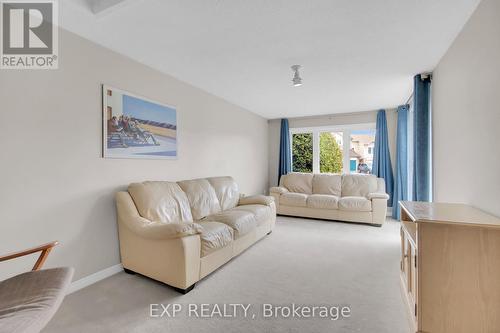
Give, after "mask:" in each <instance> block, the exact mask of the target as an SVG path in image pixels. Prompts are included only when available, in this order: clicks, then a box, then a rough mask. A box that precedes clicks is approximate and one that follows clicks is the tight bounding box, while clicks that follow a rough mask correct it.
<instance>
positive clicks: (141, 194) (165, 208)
mask: <svg viewBox="0 0 500 333" xmlns="http://www.w3.org/2000/svg"><path fill="white" fill-rule="evenodd" d="M128 193H129V194H130V196H131V197H132V200H134V203H135V206H136V207H137V211H138V212H139V214H140V215H141V216H142V217H144V218H145V219H148V220H150V221H155V222H163V223H179V222H192V221H193V216H192V215H191V208H190V206H189V201H188V198H187V196H186V194H185V193H184V192H183V191H182V189H181V188H180V187H179V185H177V184H176V183H172V182H161V181H148V182H143V183H133V184H130V186H129V187H128Z"/></svg>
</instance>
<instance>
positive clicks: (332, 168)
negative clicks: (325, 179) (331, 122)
mask: <svg viewBox="0 0 500 333" xmlns="http://www.w3.org/2000/svg"><path fill="white" fill-rule="evenodd" d="M342 139H343V135H342V132H321V133H319V172H321V173H323V172H329V173H342V169H343V163H344V161H343V154H342Z"/></svg>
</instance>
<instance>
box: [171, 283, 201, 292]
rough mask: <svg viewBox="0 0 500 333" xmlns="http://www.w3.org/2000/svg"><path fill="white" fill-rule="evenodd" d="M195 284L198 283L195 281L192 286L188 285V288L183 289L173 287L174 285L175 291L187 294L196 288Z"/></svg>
mask: <svg viewBox="0 0 500 333" xmlns="http://www.w3.org/2000/svg"><path fill="white" fill-rule="evenodd" d="M195 285H196V283H193V284H192V285H191V286H189V287H187V288H186V289H181V288H177V287H173V286H172V288H173V289H174V290H175V291H177V292H179V293H181V294H183V295H186V294H187V293H188V292H190V291H191V290H193V289H194V286H195Z"/></svg>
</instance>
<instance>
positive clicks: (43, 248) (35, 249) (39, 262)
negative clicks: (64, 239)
mask: <svg viewBox="0 0 500 333" xmlns="http://www.w3.org/2000/svg"><path fill="white" fill-rule="evenodd" d="M57 244H59V242H58V241H54V242H50V243H47V244H43V245H40V246H36V247H33V248H31V249H27V250H24V251H19V252H13V253H9V254H6V255H4V256H0V262H2V261H6V260H10V259H15V258H19V257H22V256H26V255H28V254H32V253H36V252H40V251H41V252H42V253H40V257H38V260H37V261H36V263H35V266H33V269H32V270H33V271H37V270H39V269H40V268H41V267H42V265H43V264H44V263H45V260H47V257H48V255H49V253H50V251H51V250H52V248H53V247H54V246H56V245H57Z"/></svg>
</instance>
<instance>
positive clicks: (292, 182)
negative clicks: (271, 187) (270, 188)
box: [280, 172, 313, 194]
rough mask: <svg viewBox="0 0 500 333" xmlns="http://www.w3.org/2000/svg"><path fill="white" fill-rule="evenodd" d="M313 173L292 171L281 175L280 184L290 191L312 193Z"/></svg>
mask: <svg viewBox="0 0 500 333" xmlns="http://www.w3.org/2000/svg"><path fill="white" fill-rule="evenodd" d="M312 180H313V174H312V173H302V172H292V173H289V174H288V175H283V176H281V179H280V185H281V186H283V187H286V188H287V189H288V191H290V192H296V193H305V194H312Z"/></svg>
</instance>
